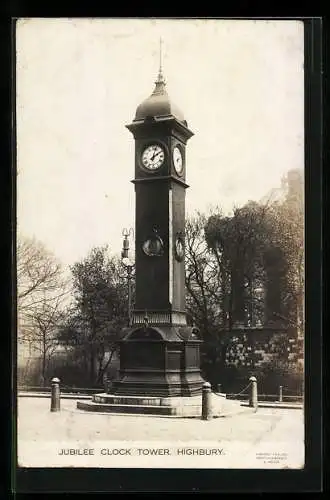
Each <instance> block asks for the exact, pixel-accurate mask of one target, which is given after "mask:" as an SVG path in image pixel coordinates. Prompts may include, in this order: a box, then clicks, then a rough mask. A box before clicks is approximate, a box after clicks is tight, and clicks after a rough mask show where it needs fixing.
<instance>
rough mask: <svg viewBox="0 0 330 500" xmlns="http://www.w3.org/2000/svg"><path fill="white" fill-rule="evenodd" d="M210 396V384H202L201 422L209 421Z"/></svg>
mask: <svg viewBox="0 0 330 500" xmlns="http://www.w3.org/2000/svg"><path fill="white" fill-rule="evenodd" d="M211 396H212V392H211V384H210V383H209V382H205V383H204V384H203V392H202V420H210V419H211Z"/></svg>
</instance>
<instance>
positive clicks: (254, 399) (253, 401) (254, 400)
mask: <svg viewBox="0 0 330 500" xmlns="http://www.w3.org/2000/svg"><path fill="white" fill-rule="evenodd" d="M249 381H250V382H251V388H250V400H249V406H251V407H252V408H255V409H257V407H258V389H257V379H256V378H255V377H250V378H249Z"/></svg>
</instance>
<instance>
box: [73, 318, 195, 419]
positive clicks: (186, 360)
mask: <svg viewBox="0 0 330 500" xmlns="http://www.w3.org/2000/svg"><path fill="white" fill-rule="evenodd" d="M119 344H120V370H119V376H118V379H117V380H115V381H114V383H113V385H112V388H111V394H106V393H104V394H96V395H94V396H93V400H92V402H88V403H87V402H78V403H77V407H78V408H79V409H83V410H90V411H102V412H109V413H131V414H154V415H173V416H174V415H176V416H182V417H184V416H199V415H201V404H202V400H201V393H202V387H203V383H204V380H203V378H202V377H201V373H200V367H199V365H200V359H199V358H200V344H201V341H200V340H199V338H198V337H197V334H196V333H195V332H194V329H193V328H191V327H188V326H182V327H180V326H173V325H171V326H166V325H163V326H157V327H156V326H152V327H132V328H129V329H126V330H125V331H124V332H123V337H122V339H121V340H120V341H119Z"/></svg>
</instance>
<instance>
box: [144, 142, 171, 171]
mask: <svg viewBox="0 0 330 500" xmlns="http://www.w3.org/2000/svg"><path fill="white" fill-rule="evenodd" d="M164 160H165V151H164V149H163V148H162V146H160V145H159V144H150V146H147V147H146V148H145V149H144V150H143V152H142V156H141V161H142V165H143V167H144V168H146V169H147V170H150V171H155V170H158V169H159V168H160V167H161V166H162V165H163V163H164Z"/></svg>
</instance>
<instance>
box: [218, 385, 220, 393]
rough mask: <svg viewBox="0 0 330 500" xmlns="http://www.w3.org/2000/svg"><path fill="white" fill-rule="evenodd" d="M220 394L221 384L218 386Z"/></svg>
mask: <svg viewBox="0 0 330 500" xmlns="http://www.w3.org/2000/svg"><path fill="white" fill-rule="evenodd" d="M218 392H219V393H220V392H221V384H218Z"/></svg>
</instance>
